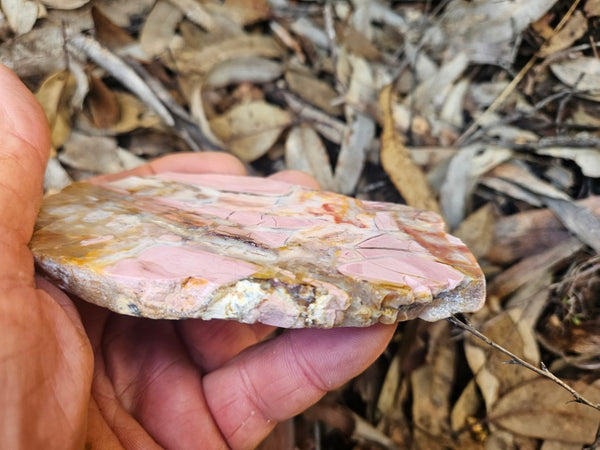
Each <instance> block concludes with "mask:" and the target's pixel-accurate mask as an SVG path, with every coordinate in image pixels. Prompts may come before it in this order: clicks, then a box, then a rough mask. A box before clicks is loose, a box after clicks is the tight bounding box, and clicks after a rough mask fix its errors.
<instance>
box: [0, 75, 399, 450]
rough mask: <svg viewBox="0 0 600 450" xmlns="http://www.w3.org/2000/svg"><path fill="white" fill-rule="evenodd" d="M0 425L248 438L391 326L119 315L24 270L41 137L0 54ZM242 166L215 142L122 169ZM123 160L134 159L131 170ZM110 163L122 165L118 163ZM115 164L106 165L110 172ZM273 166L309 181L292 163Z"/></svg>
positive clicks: (169, 439)
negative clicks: (323, 326)
mask: <svg viewBox="0 0 600 450" xmlns="http://www.w3.org/2000/svg"><path fill="white" fill-rule="evenodd" d="M0 133H2V136H3V137H4V139H3V143H2V144H0V228H1V230H0V231H1V232H2V233H1V234H0V247H1V248H2V250H0V329H1V330H2V332H1V333H0V404H2V405H3V408H2V409H1V410H0V433H1V434H2V436H3V442H4V443H6V445H7V447H9V448H17V447H26V448H29V447H33V448H36V447H40V446H44V447H45V448H47V447H56V448H71V447H79V448H80V447H81V446H82V445H83V443H84V442H87V443H89V444H91V446H92V447H102V448H105V447H106V448H112V446H124V447H127V448H130V447H135V448H144V449H146V448H153V447H157V446H163V447H169V448H226V447H227V446H230V447H233V448H252V447H254V446H256V445H257V444H258V443H259V442H260V441H261V440H262V439H263V438H264V437H265V436H266V435H267V434H268V433H269V431H270V430H271V429H272V428H273V427H274V425H275V424H276V423H277V422H279V421H281V420H285V419H287V418H289V417H292V416H294V415H295V414H297V413H299V412H301V411H302V410H304V409H306V408H307V407H309V406H310V405H312V404H313V403H315V402H316V401H318V399H319V398H321V397H322V395H323V394H324V393H325V392H326V391H327V390H330V389H334V388H336V387H338V386H340V385H341V384H343V383H344V382H346V381H347V380H349V379H350V378H351V377H353V376H355V375H357V374H358V373H360V372H361V371H362V370H364V369H365V368H366V367H367V366H368V365H369V364H371V363H372V362H373V361H374V360H375V358H377V356H378V355H379V354H380V353H381V352H382V351H383V349H384V348H385V346H386V345H387V343H388V341H389V339H390V338H391V336H392V334H393V332H394V329H395V327H394V326H384V325H376V326H373V327H369V328H338V329H332V330H308V329H307V330H288V331H286V332H284V333H282V334H281V335H279V336H277V337H274V338H271V339H269V338H268V336H269V334H271V332H272V331H273V327H269V326H266V325H262V324H255V325H246V324H241V323H237V322H230V321H221V320H213V321H202V320H185V321H163V320H149V319H140V318H135V317H127V316H120V315H117V314H114V313H111V312H110V311H108V310H106V309H103V308H100V307H97V306H94V305H91V304H88V303H85V302H82V301H79V300H73V301H72V300H71V299H70V298H69V297H68V296H67V295H66V294H64V293H63V292H62V291H60V290H59V289H58V288H56V287H55V286H53V285H52V284H50V283H49V282H47V281H45V280H43V279H41V278H38V279H37V280H36V279H35V277H34V268H33V259H32V256H31V253H30V252H29V250H28V248H27V242H28V241H29V239H30V237H31V233H32V229H33V224H34V221H35V217H36V214H37V208H38V205H39V202H40V197H41V186H42V181H43V171H44V167H45V163H46V159H47V158H48V147H49V137H48V130H47V128H46V125H45V118H44V116H43V113H42V111H41V109H40V108H39V106H38V105H37V103H36V102H35V100H34V99H33V97H32V96H31V94H30V93H29V92H28V91H27V90H26V89H25V87H24V86H23V85H22V84H21V83H20V82H19V81H18V79H17V78H16V77H15V76H14V75H13V74H12V73H11V72H10V71H8V70H7V69H5V68H2V67H0ZM161 171H181V172H219V173H229V174H240V175H242V174H244V168H243V166H242V165H241V163H239V161H237V160H236V159H235V158H233V157H231V156H228V155H225V154H214V153H213V154H211V153H202V154H193V155H192V154H186V155H175V156H169V157H166V158H162V159H160V160H157V161H155V162H153V163H150V164H148V165H145V166H142V167H140V168H137V169H135V170H134V171H132V172H133V173H135V174H149V173H156V172H161ZM129 174H131V172H130V173H129ZM117 176H124V175H123V174H121V175H117ZM114 177H115V176H111V178H114ZM276 177H277V178H279V179H284V180H287V181H291V182H295V183H299V184H305V185H309V186H314V183H315V182H314V180H313V179H311V178H310V177H308V176H306V175H304V174H301V173H298V172H283V173H280V174H277V175H276Z"/></svg>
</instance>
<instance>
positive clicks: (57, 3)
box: [41, 0, 90, 9]
mask: <svg viewBox="0 0 600 450" xmlns="http://www.w3.org/2000/svg"><path fill="white" fill-rule="evenodd" d="M89 1H90V0H41V2H42V3H43V4H44V5H46V6H47V7H48V8H54V9H77V8H80V7H82V6H83V5H85V4H86V3H89Z"/></svg>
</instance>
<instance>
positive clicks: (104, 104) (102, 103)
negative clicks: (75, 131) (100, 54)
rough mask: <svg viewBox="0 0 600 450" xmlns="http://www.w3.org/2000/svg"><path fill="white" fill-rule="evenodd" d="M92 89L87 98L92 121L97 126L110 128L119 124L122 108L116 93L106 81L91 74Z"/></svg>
mask: <svg viewBox="0 0 600 450" xmlns="http://www.w3.org/2000/svg"><path fill="white" fill-rule="evenodd" d="M89 78H90V91H89V93H88V96H87V98H86V102H87V106H88V108H89V111H90V115H91V116H92V121H93V123H94V125H95V126H96V127H97V128H110V127H112V126H114V125H116V124H117V122H118V121H119V118H120V116H121V109H120V107H119V102H118V101H117V98H116V96H115V93H114V92H113V91H112V90H110V89H109V88H108V87H106V85H105V84H104V82H103V81H102V80H101V79H100V78H98V77H96V76H94V75H93V74H92V75H90V77H89Z"/></svg>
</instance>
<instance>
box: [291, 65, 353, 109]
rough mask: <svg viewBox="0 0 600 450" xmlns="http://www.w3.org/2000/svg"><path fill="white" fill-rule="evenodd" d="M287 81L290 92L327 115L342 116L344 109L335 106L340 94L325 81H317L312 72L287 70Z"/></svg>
mask: <svg viewBox="0 0 600 450" xmlns="http://www.w3.org/2000/svg"><path fill="white" fill-rule="evenodd" d="M285 81H286V82H287V83H288V85H289V87H290V90H291V91H292V92H294V93H295V94H296V95H298V96H299V97H301V98H303V99H304V100H305V101H307V102H308V103H311V104H313V105H315V106H317V107H319V108H321V109H322V110H323V111H325V112H326V113H329V114H331V115H333V116H339V115H341V114H342V107H341V106H340V105H335V104H333V101H334V100H335V99H336V97H337V96H338V94H337V93H336V92H335V90H334V89H333V88H332V87H331V86H330V85H329V84H328V83H325V82H324V81H321V80H319V79H317V78H316V77H315V76H314V75H312V74H311V73H310V72H305V71H298V70H287V71H286V72H285Z"/></svg>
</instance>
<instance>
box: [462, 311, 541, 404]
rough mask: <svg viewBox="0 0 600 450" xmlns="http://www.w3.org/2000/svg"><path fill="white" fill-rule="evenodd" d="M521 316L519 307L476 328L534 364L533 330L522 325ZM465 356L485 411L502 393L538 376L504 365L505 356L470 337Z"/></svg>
mask: <svg viewBox="0 0 600 450" xmlns="http://www.w3.org/2000/svg"><path fill="white" fill-rule="evenodd" d="M520 317H521V311H519V310H516V309H514V310H511V311H505V312H502V313H500V314H499V315H496V316H494V317H492V318H491V319H490V320H488V321H486V322H485V323H483V324H482V325H480V326H479V328H480V329H481V332H482V333H484V334H485V335H486V336H488V337H489V338H490V339H491V340H492V341H494V342H496V343H498V344H499V345H501V346H503V347H506V348H509V349H511V351H512V352H513V353H514V354H515V355H517V356H518V357H520V358H523V359H525V360H527V361H529V362H531V363H532V364H534V365H537V364H538V363H539V361H540V354H539V350H538V347H537V343H536V341H535V336H534V334H533V330H532V329H531V328H528V327H526V326H524V324H522V323H521V322H520ZM465 355H466V357H467V362H468V364H469V367H470V368H471V371H472V372H473V373H474V374H475V380H476V382H477V385H478V386H479V389H480V391H481V394H482V396H483V399H484V401H485V405H486V408H487V410H488V411H489V409H490V408H491V407H492V406H493V405H494V404H495V403H496V401H497V400H498V398H500V397H501V396H502V395H504V393H505V392H507V391H509V390H510V389H512V388H513V387H514V386H517V385H519V384H521V383H522V382H523V381H525V380H529V379H531V378H533V377H536V376H537V375H536V374H535V373H533V372H530V371H528V370H526V369H524V368H523V367H520V366H518V365H515V364H506V356H505V355H503V354H502V353H499V352H497V351H496V350H494V349H493V348H491V347H488V346H486V345H485V344H483V343H481V342H480V341H477V340H475V339H474V338H473V337H469V339H467V340H466V341H465Z"/></svg>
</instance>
